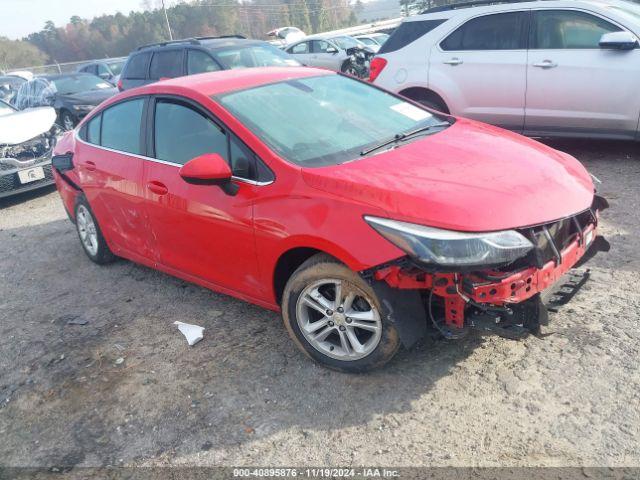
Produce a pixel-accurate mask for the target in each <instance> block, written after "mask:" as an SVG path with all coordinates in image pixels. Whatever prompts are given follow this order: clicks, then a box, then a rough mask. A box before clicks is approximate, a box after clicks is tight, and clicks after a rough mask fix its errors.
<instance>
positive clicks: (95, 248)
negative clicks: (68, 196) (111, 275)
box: [75, 197, 116, 265]
mask: <svg viewBox="0 0 640 480" xmlns="http://www.w3.org/2000/svg"><path fill="white" fill-rule="evenodd" d="M75 214H76V230H77V231H78V237H79V238H80V244H81V245H82V248H83V249H84V251H85V253H86V254H87V256H88V257H89V258H90V259H91V261H93V262H95V263H97V264H99V265H103V264H105V263H110V262H113V261H114V260H115V258H116V257H115V255H114V254H113V253H112V252H111V250H109V246H108V245H107V242H106V241H105V239H104V236H103V235H102V231H101V230H100V227H99V226H98V222H97V221H96V219H95V217H94V216H93V212H92V211H91V207H89V203H88V202H87V199H86V198H84V197H80V198H79V199H78V201H77V203H76V211H75Z"/></svg>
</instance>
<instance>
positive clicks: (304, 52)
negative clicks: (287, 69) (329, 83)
mask: <svg viewBox="0 0 640 480" xmlns="http://www.w3.org/2000/svg"><path fill="white" fill-rule="evenodd" d="M287 53H290V54H291V55H293V57H294V58H295V59H296V60H298V61H299V62H300V63H302V64H303V65H307V66H310V67H315V66H316V64H315V63H314V59H313V53H312V50H311V42H310V41H307V42H300V43H296V44H295V45H293V46H292V47H289V48H288V49H287Z"/></svg>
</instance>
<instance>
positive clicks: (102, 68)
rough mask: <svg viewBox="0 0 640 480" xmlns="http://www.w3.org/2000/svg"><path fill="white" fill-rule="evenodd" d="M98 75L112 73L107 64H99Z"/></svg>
mask: <svg viewBox="0 0 640 480" xmlns="http://www.w3.org/2000/svg"><path fill="white" fill-rule="evenodd" d="M98 75H111V73H110V72H109V69H108V68H107V66H106V65H103V64H102V63H101V64H99V65H98Z"/></svg>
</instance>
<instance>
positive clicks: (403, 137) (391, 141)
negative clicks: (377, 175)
mask: <svg viewBox="0 0 640 480" xmlns="http://www.w3.org/2000/svg"><path fill="white" fill-rule="evenodd" d="M449 125H451V124H450V123H449V122H440V123H436V124H433V125H427V126H425V127H420V128H416V129H414V130H409V131H408V132H403V133H396V134H395V135H394V136H393V138H390V139H388V140H385V141H384V142H380V143H378V144H377V145H374V146H373V147H369V148H367V149H365V150H362V151H361V152H360V156H361V157H362V156H364V155H369V154H370V153H371V152H375V151H376V150H379V149H381V148H383V147H387V146H389V145H392V144H394V143H396V142H399V141H401V140H406V139H407V138H409V137H412V136H414V135H417V134H418V133H423V132H427V131H429V130H431V129H432V128H439V127H448V126H449Z"/></svg>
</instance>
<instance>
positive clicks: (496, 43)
mask: <svg viewBox="0 0 640 480" xmlns="http://www.w3.org/2000/svg"><path fill="white" fill-rule="evenodd" d="M526 23H527V14H525V13H522V12H509V13H499V14H495V15H485V16H482V17H478V18H474V19H472V20H469V21H468V22H467V23H465V24H464V25H462V26H461V27H460V28H458V29H457V30H456V31H454V32H453V33H452V34H451V35H449V36H448V37H447V38H445V39H444V40H443V41H442V43H441V44H440V47H441V48H442V49H443V50H447V51H449V50H522V49H525V48H526V33H527V30H526ZM387 43H388V41H387Z"/></svg>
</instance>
